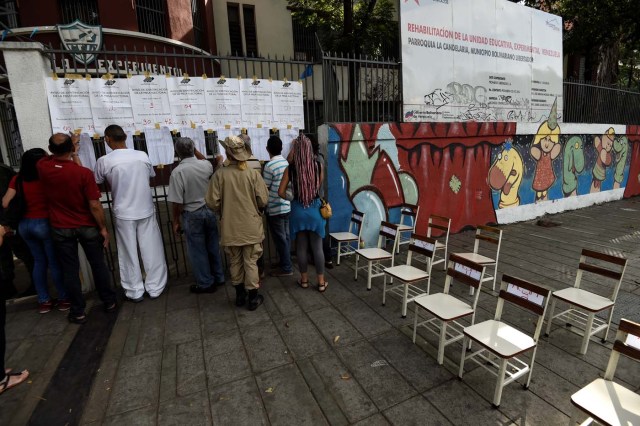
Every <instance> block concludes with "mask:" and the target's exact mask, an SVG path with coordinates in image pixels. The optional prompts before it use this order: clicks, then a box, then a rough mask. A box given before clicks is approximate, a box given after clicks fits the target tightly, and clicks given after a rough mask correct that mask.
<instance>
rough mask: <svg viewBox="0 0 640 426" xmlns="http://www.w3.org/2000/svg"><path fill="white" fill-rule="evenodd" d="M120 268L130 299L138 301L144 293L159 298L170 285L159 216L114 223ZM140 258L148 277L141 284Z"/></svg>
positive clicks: (121, 280)
mask: <svg viewBox="0 0 640 426" xmlns="http://www.w3.org/2000/svg"><path fill="white" fill-rule="evenodd" d="M115 224H116V238H117V244H118V263H119V264H120V283H121V284H122V288H123V289H124V290H125V294H126V296H127V297H128V298H129V299H137V298H139V297H142V296H143V295H144V292H145V290H146V291H147V293H149V296H151V297H158V296H160V293H162V291H163V290H164V287H165V286H166V285H167V263H166V262H165V260H164V245H163V243H162V235H160V227H158V222H157V221H156V215H155V214H152V215H151V216H149V217H147V218H145V219H138V220H123V219H117V218H116V219H115ZM138 245H139V246H140V257H142V263H143V264H144V270H145V273H146V277H145V280H144V281H143V280H142V272H141V271H140V261H139V260H138Z"/></svg>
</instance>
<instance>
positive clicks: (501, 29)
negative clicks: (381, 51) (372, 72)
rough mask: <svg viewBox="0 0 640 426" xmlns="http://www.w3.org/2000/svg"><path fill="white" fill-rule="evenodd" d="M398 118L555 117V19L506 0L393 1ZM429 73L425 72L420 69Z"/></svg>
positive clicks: (558, 64) (558, 22) (558, 54)
mask: <svg viewBox="0 0 640 426" xmlns="http://www.w3.org/2000/svg"><path fill="white" fill-rule="evenodd" d="M401 25H402V26H401V28H402V30H401V36H402V60H403V67H402V70H403V94H404V105H403V113H404V119H405V121H496V120H498V121H519V122H538V121H541V120H543V119H544V118H546V116H547V115H548V114H549V110H550V109H551V106H552V105H553V103H554V101H556V99H557V102H558V113H559V115H560V116H561V115H562V112H561V110H562V19H561V18H560V17H559V16H555V15H551V14H548V13H545V12H541V11H539V10H535V9H532V8H528V7H525V6H524V5H521V4H515V3H511V2H508V1H506V0H446V1H444V0H443V1H424V2H401ZM425 70H429V71H430V72H424V71H425Z"/></svg>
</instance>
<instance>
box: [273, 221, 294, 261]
mask: <svg viewBox="0 0 640 426" xmlns="http://www.w3.org/2000/svg"><path fill="white" fill-rule="evenodd" d="M267 222H268V223H269V229H270V230H271V238H273V243H274V244H275V246H276V251H277V252H278V257H279V258H280V269H282V270H283V271H284V272H291V271H292V270H293V269H292V268H291V253H290V247H291V237H290V235H289V213H285V214H279V215H277V216H267Z"/></svg>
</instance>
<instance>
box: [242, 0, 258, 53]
mask: <svg viewBox="0 0 640 426" xmlns="http://www.w3.org/2000/svg"><path fill="white" fill-rule="evenodd" d="M242 14H243V24H244V42H245V45H246V46H245V47H246V49H245V51H246V54H247V56H258V33H257V31H256V9H255V7H254V6H253V5H250V6H249V5H244V6H242Z"/></svg>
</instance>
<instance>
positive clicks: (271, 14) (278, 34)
mask: <svg viewBox="0 0 640 426" xmlns="http://www.w3.org/2000/svg"><path fill="white" fill-rule="evenodd" d="M233 3H238V4H240V8H241V10H242V5H254V6H255V13H256V31H257V34H258V52H260V55H267V54H269V55H271V57H273V56H274V55H277V56H279V57H281V56H282V55H284V56H285V57H286V58H287V59H289V58H291V57H292V56H293V30H292V26H291V12H289V10H287V1H286V0H238V1H235V2H233ZM241 15H242V12H241ZM213 18H214V22H215V29H216V44H217V48H218V53H219V54H221V55H226V54H227V53H229V52H231V42H230V41H229V20H228V18H227V2H226V1H215V2H213ZM241 19H242V18H241ZM243 28H244V27H243ZM242 37H243V40H244V34H243V36H242Z"/></svg>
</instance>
